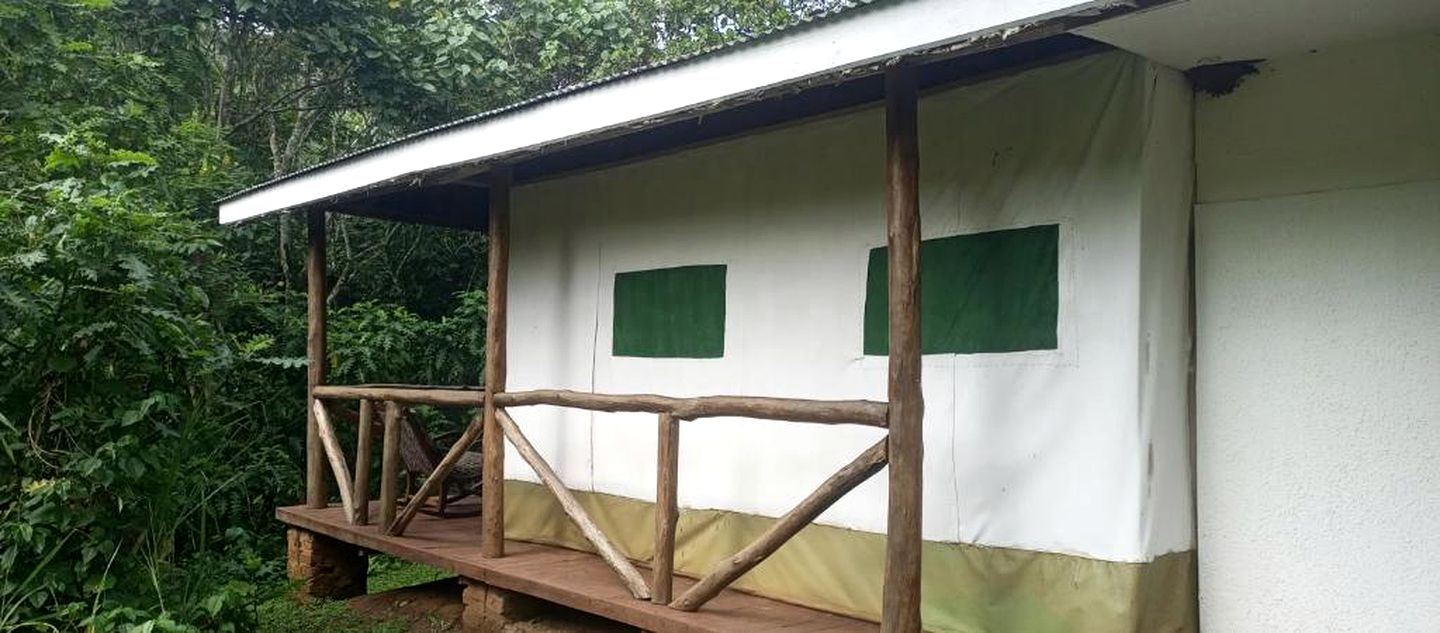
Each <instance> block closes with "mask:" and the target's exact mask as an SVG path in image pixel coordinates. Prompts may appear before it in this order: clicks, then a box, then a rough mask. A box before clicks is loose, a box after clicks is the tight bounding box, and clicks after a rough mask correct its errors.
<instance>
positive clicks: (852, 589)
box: [506, 53, 1192, 630]
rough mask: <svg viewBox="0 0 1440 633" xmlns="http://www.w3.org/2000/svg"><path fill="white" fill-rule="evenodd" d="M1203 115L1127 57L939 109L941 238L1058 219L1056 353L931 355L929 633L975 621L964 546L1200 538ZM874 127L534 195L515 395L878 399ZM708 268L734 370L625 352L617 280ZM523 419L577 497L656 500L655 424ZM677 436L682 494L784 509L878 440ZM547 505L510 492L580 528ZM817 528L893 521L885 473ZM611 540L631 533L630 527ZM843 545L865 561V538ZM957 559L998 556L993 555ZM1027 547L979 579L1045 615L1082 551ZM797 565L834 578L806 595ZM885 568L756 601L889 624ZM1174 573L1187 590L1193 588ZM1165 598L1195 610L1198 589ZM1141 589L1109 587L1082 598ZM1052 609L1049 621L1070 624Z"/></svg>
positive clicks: (925, 169)
mask: <svg viewBox="0 0 1440 633" xmlns="http://www.w3.org/2000/svg"><path fill="white" fill-rule="evenodd" d="M1189 119H1190V117H1189V94H1188V90H1187V89H1186V88H1185V87H1184V83H1183V79H1181V78H1180V77H1179V75H1178V73H1175V72H1174V71H1171V70H1168V69H1163V68H1160V67H1158V66H1155V65H1152V64H1147V63H1145V62H1144V61H1143V60H1141V59H1139V58H1136V57H1133V56H1130V55H1127V54H1123V53H1113V54H1107V55H1100V56H1094V57H1087V58H1084V59H1081V60H1076V61H1072V62H1068V63H1064V64H1060V65H1057V66H1053V67H1048V68H1042V69H1037V70H1034V71H1030V72H1027V73H1023V74H1020V75H1016V76H1013V77H1007V78H1003V79H997V80H994V81H990V82H985V83H981V84H977V85H974V86H970V87H965V88H960V89H954V90H948V91H943V92H938V93H935V94H932V95H930V96H928V97H926V98H925V99H924V100H923V101H922V104H921V120H922V121H923V123H922V127H921V147H922V152H923V156H924V157H925V161H924V163H923V166H922V177H921V182H922V190H921V199H922V209H923V210H924V211H923V215H924V222H923V226H924V227H925V229H924V230H925V237H927V238H930V237H941V236H948V235H955V234H966V233H977V232H982V231H992V230H997V229H1007V228H1013V227H1024V226H1034V225H1043V224H1059V225H1060V227H1061V229H1060V231H1061V242H1060V244H1061V246H1060V249H1061V255H1060V262H1061V263H1060V271H1059V275H1060V279H1061V283H1060V295H1061V307H1060V318H1059V322H1058V328H1059V333H1060V337H1059V338H1060V344H1059V348H1058V349H1055V350H1046V351H1033V352H1019V353H997V354H980V355H964V354H934V355H928V356H927V357H926V358H925V378H924V380H925V397H926V418H925V433H926V438H925V446H926V475H927V476H926V486H925V499H924V507H925V509H926V512H925V515H924V516H925V538H926V539H927V540H929V541H932V542H934V544H935V545H934V546H933V549H934V551H935V552H936V553H937V558H936V559H935V560H934V561H933V564H934V566H935V570H934V578H935V582H933V583H932V584H929V585H927V586H926V588H925V590H926V592H927V596H928V598H927V603H926V604H927V610H928V612H929V613H930V614H931V617H930V618H929V619H928V620H927V625H928V626H931V627H933V628H934V629H935V630H962V628H963V627H964V626H965V624H964V623H965V622H966V620H967V619H968V618H972V617H975V615H976V614H977V613H978V612H981V611H983V609H982V608H981V607H980V605H978V604H975V603H973V602H971V601H969V600H967V599H964V598H963V597H961V596H960V595H958V594H957V591H960V590H961V587H960V585H961V584H963V583H961V582H960V580H961V578H962V577H963V576H964V574H963V572H959V571H958V570H955V569H947V567H949V565H947V563H946V561H945V560H943V558H942V557H950V558H953V557H954V556H956V555H958V554H959V552H960V550H959V549H957V546H956V545H955V544H958V543H966V544H971V545H981V546H990V547H1006V548H1014V549H1016V550H1024V551H1027V552H1051V553H1064V554H1073V555H1078V556H1083V557H1085V558H1087V559H1090V561H1115V562H1116V563H1120V564H1119V565H1117V566H1116V572H1115V573H1116V576H1117V578H1124V579H1125V582H1129V581H1131V579H1129V578H1126V577H1125V574H1124V572H1122V571H1119V570H1120V568H1125V569H1132V568H1134V565H1135V564H1142V565H1144V564H1149V563H1151V561H1154V560H1155V558H1156V557H1157V556H1160V555H1164V554H1168V553H1172V552H1185V551H1188V550H1190V549H1191V548H1192V540H1191V539H1192V536H1191V518H1190V514H1189V511H1190V480H1189V470H1190V468H1189V456H1188V454H1189V448H1188V440H1187V437H1188V431H1187V429H1188V424H1187V421H1186V420H1187V413H1186V411H1187V406H1186V402H1185V380H1186V355H1187V349H1188V339H1189V337H1188V333H1187V331H1186V329H1185V327H1184V323H1185V309H1186V308H1185V300H1184V297H1185V296H1186V293H1185V244H1186V234H1187V233H1186V229H1185V226H1186V219H1185V218H1186V214H1187V213H1188V205H1189V199H1190V194H1189V185H1190V176H1189V174H1190V173H1191V169H1190V165H1189V155H1190V152H1189V140H1188V138H1189V127H1188V122H1189ZM880 126H881V118H880V112H879V111H878V110H876V109H867V110H862V111H860V112H855V113H851V114H845V115H842V116H838V117H834V118H830V119H826V120H822V121H818V122H813V123H806V124H802V125H799V126H795V127H791V128H787V129H783V130H779V131H775V132H771V133H767V134H764V135H758V136H752V137H746V138H742V139H738V140H735V141H729V142H726V143H721V144H717V145H713V146H709V147H705V148H700V149H696V150H692V151H687V152H682V153H679V154H675V155H672V156H667V157H664V158H659V159H655V160H649V161H644V162H640V163H636V164H632V165H628V166H623V167H617V168H613V169H606V170H601V171H596V172H592V173H589V174H585V175H581V176H576V177H571V178H562V179H556V180H551V181H546V182H543V183H538V184H535V185H531V186H526V187H522V188H520V189H518V190H517V191H516V203H515V223H514V227H513V233H512V239H513V244H514V246H513V255H512V264H511V265H512V275H513V277H512V290H511V295H510V301H511V306H512V307H511V309H512V316H511V318H512V319H513V320H512V323H513V325H512V326H511V334H512V342H511V355H512V361H511V368H510V375H509V381H510V386H511V388H515V389H536V388H554V387H559V388H566V389H573V390H577V391H595V392H601V393H634V392H654V393H665V394H677V395H704V394H709V393H745V394H758V395H768V396H780V397H799V398H841V399H844V398H871V399H874V398H879V399H883V398H884V396H885V359H884V357H877V356H869V357H867V356H866V355H865V354H864V353H863V352H862V351H861V331H862V324H861V320H862V318H861V308H862V306H863V304H864V294H865V261H866V254H867V253H868V251H869V249H870V248H872V247H875V246H879V245H883V243H884V240H883V226H884V218H883V214H882V213H881V210H882V209H883V205H882V204H881V199H880V197H881V194H882V190H881V189H880V187H879V186H878V184H879V183H878V182H877V180H876V179H875V178H874V174H876V173H878V172H879V169H880V152H879V151H878V149H879V148H878V143H879V139H880V138H881V136H882V135H881V133H880ZM817 148H823V150H821V151H817ZM716 263H719V264H726V265H727V267H728V271H727V278H726V283H727V287H726V292H727V298H726V302H727V314H726V337H725V345H726V349H725V354H724V357H723V358H718V359H653V358H629V357H624V356H617V355H615V354H612V342H611V340H610V330H611V327H610V324H611V323H612V319H613V318H614V314H613V312H612V305H611V304H610V300H611V297H612V293H613V287H614V283H615V282H614V279H615V274H616V273H617V272H625V271H633V270H646V269H658V268H668V267H674V266H683V265H694V264H716ZM1142 359H1144V360H1143V363H1142ZM515 416H516V418H517V419H518V420H519V421H521V423H522V424H525V425H526V429H527V433H528V434H530V436H531V437H532V441H534V442H535V443H536V445H537V446H539V447H540V448H541V450H542V452H544V453H545V454H546V455H549V456H552V457H553V462H552V463H553V464H554V465H555V466H556V468H557V469H558V470H559V471H560V472H561V474H562V476H563V477H564V479H565V481H566V482H567V485H569V486H571V487H573V488H577V489H580V490H585V491H591V492H598V493H605V494H607V495H613V496H617V497H625V498H630V499H640V500H650V499H653V495H654V487H653V481H652V480H653V476H652V473H653V472H654V468H655V464H654V449H653V447H654V441H655V440H654V432H653V429H652V428H651V424H649V421H650V417H651V416H648V415H644V414H639V415H634V416H631V419H629V420H626V419H624V417H625V416H623V415H621V414H607V413H595V414H592V413H588V412H583V411H568V410H548V411H547V410H525V411H520V412H517V413H515ZM602 418H606V419H602ZM616 418H620V419H616ZM681 437H682V443H681V452H682V458H681V462H680V464H681V472H680V482H681V483H680V501H681V504H682V506H683V507H685V508H694V509H704V510H720V511H725V512H728V513H740V514H746V515H759V516H777V515H779V514H781V513H783V512H784V511H786V510H788V509H789V507H790V506H791V505H792V504H793V503H795V502H796V501H797V500H798V499H800V498H803V497H804V495H805V494H806V493H807V492H809V490H810V489H812V488H813V487H814V486H815V485H816V484H818V483H819V482H820V481H822V480H823V479H824V478H825V477H826V476H827V475H828V474H829V473H831V472H833V471H834V470H835V469H836V468H838V467H839V466H841V465H843V464H844V463H845V462H846V461H848V460H849V459H850V457H851V456H853V455H854V454H856V453H858V452H860V451H862V450H864V448H865V447H866V446H868V445H869V444H870V443H872V442H874V441H875V440H876V438H877V437H879V433H877V432H876V431H875V430H873V429H865V428H858V427H857V428H848V429H837V428H817V427H798V426H795V425H789V424H785V423H780V422H766V421H755V420H743V419H729V418H719V419H714V420H701V421H696V422H694V423H690V424H687V425H686V426H685V428H684V431H683V433H682V436H681ZM506 463H507V465H508V464H513V465H514V466H513V467H511V468H510V469H509V470H508V472H507V477H508V478H511V479H514V480H527V481H537V480H536V479H535V477H534V474H533V473H530V472H528V469H527V468H526V467H525V465H524V464H523V462H520V461H519V460H518V459H507V462H506ZM543 500H544V497H543V495H537V494H535V493H533V492H532V493H527V492H524V491H522V490H512V491H511V493H510V494H509V495H508V496H507V504H513V505H514V516H513V517H512V518H513V521H512V525H511V527H512V528H513V529H511V530H507V533H515V534H521V535H528V536H530V537H531V538H546V537H550V538H554V536H553V535H554V531H555V530H558V529H560V528H561V527H562V525H563V519H561V520H560V521H550V522H537V521H535V520H534V519H533V518H532V517H551V518H552V519H555V518H559V517H556V515H554V514H551V513H546V512H544V507H545V506H544V505H543V504H544V503H545V502H544V501H543ZM595 503H596V505H597V507H605V506H606V505H607V503H619V502H607V501H603V500H596V501H595ZM527 507H529V508H536V509H534V510H531V511H529V512H527V510H526V508H527ZM600 514H602V515H604V514H614V512H613V511H612V512H608V513H607V512H603V511H602V512H601V513H600ZM706 516H707V518H709V517H711V516H714V513H707V515H706ZM700 520H701V519H695V521H700ZM736 520H739V519H736ZM820 522H821V523H824V524H828V525H833V526H837V527H843V528H850V529H853V530H860V531H864V532H872V533H873V532H883V531H884V528H885V488H884V486H883V481H871V482H868V483H867V484H864V485H862V486H861V487H860V488H859V489H857V490H856V491H855V492H853V493H851V494H850V495H848V496H846V497H845V498H844V499H842V500H841V501H840V502H839V503H837V504H836V505H835V506H833V507H832V508H831V509H830V511H828V512H827V513H826V514H824V515H822V517H821V519H820ZM537 523H538V524H537ZM544 523H551V525H545V524H544ZM615 527H616V529H615V530H614V531H615V532H616V533H626V532H633V531H635V529H636V528H637V527H638V526H636V525H626V524H625V522H624V521H620V520H617V522H616V524H615ZM711 529H712V531H714V532H719V533H721V535H723V536H725V537H726V538H733V535H725V534H724V532H725V531H726V530H725V528H723V527H712V528H711ZM691 538H692V539H693V542H692V543H689V544H687V545H688V547H682V549H681V551H680V553H679V555H678V556H679V558H680V559H681V560H682V561H684V562H686V563H688V564H686V565H682V569H684V570H685V571H689V572H692V573H703V572H704V571H705V569H706V568H707V567H708V564H710V563H712V562H713V560H714V558H715V556H716V554H723V553H724V552H723V547H720V546H716V545H714V544H713V538H714V537H710V538H709V539H707V537H705V536H703V535H696V536H692V537H691ZM848 538H850V539H852V540H854V541H855V543H856V545H855V547H856V548H857V549H858V548H862V547H863V546H864V541H863V540H862V539H861V538H860V537H859V536H858V535H853V534H852V535H850V536H849V537H848ZM559 540H562V541H563V542H568V543H573V544H578V543H579V541H578V540H577V539H575V538H573V537H572V538H570V539H568V540H565V539H563V538H561V539H559ZM637 540H638V542H637V543H636V544H635V548H636V549H634V550H633V551H631V552H629V553H630V554H631V555H632V556H634V557H636V558H642V559H643V558H646V557H647V555H648V550H647V549H646V547H647V544H646V543H645V539H643V538H641V539H637ZM968 551H969V552H971V554H972V555H977V556H979V557H980V558H982V559H983V558H984V557H985V554H984V553H983V552H985V551H986V550H982V549H971V550H968ZM834 553H837V554H838V553H839V552H834ZM1036 560H1037V564H1035V565H1034V566H1033V568H1031V569H1029V570H1026V571H1024V572H1017V573H1013V574H995V575H992V576H991V577H989V578H988V579H986V581H987V582H989V583H992V584H993V585H994V586H997V587H998V586H1004V585H1012V586H1013V585H1020V586H1023V587H1024V588H1023V589H1022V590H1020V591H1019V592H1017V593H1022V592H1038V593H1032V594H1030V595H1026V596H1025V598H1026V599H1029V600H1033V601H1034V602H1035V604H1036V609H1037V610H1038V611H1046V610H1047V608H1048V607H1047V605H1048V603H1049V602H1050V600H1051V596H1050V595H1049V592H1048V591H1047V590H1045V589H1044V588H1043V582H1042V581H1040V580H1039V578H1038V576H1039V575H1040V574H1041V573H1048V572H1059V571H1062V570H1063V571H1064V572H1065V573H1074V569H1075V568H1076V567H1077V566H1079V565H1082V563H1079V562H1077V561H1073V560H1070V559H1068V558H1067V557H1060V556H1056V557H1041V558H1037V559H1036ZM1090 564H1091V563H1090V562H1088V561H1087V562H1086V563H1083V565H1090ZM802 570H803V573H805V574H808V575H813V576H814V577H817V578H825V579H826V580H825V581H822V582H819V583H811V584H810V586H806V584H803V583H795V582H793V581H790V580H789V577H791V576H793V575H794V574H797V573H802ZM878 571H879V570H878V568H875V567H873V566H872V565H871V564H870V563H869V562H868V561H864V560H856V559H850V558H847V557H845V556H844V555H843V554H841V555H840V556H838V557H834V556H831V557H815V558H812V559H810V560H808V561H804V562H803V563H801V562H799V561H795V562H794V563H787V562H785V561H784V560H783V559H782V560H776V561H772V562H767V563H766V564H765V565H762V567H761V568H760V569H758V570H757V571H756V572H754V573H753V574H752V575H751V576H750V577H748V584H747V586H749V587H751V588H753V589H756V590H760V591H764V592H766V593H768V594H772V595H778V596H781V597H783V598H785V599H788V600H792V601H799V602H803V603H810V604H818V605H820V606H824V607H826V608H830V609H835V610H841V611H846V612H849V613H855V614H858V615H862V616H868V617H875V616H876V615H877V614H878V612H877V611H875V610H874V609H875V607H876V605H875V604H874V603H873V602H871V601H869V600H867V601H864V603H863V604H855V603H853V602H848V600H849V596H852V595H855V594H861V595H864V594H866V593H868V590H870V589H874V588H875V585H874V584H873V583H874V579H875V577H876V574H877V572H878ZM965 580H966V581H968V580H969V579H968V578H967V579H965ZM1167 580H1169V581H1183V573H1181V574H1172V575H1171V576H1170V577H1168V578H1167ZM815 584H819V585H822V587H820V588H818V589H817V588H816V587H815V586H814V585H815ZM1170 589H1171V590H1172V591H1173V593H1174V595H1175V596H1176V597H1183V595H1184V591H1183V587H1181V586H1175V587H1171V588H1170ZM1139 590H1142V589H1141V588H1137V587H1133V586H1124V583H1123V582H1121V581H1119V580H1117V581H1116V582H1112V583H1101V582H1095V583H1092V584H1090V585H1089V586H1088V587H1086V588H1085V590H1083V591H1081V592H1077V593H1084V594H1087V595H1091V596H1105V595H1106V594H1110V593H1114V592H1134V591H1139ZM1157 590H1158V591H1165V588H1159V589H1157ZM1053 591H1057V592H1059V593H1067V591H1066V590H1059V589H1055V590H1053ZM826 592H828V593H826ZM872 596H873V597H878V594H872ZM873 597H872V599H873ZM990 597H992V598H998V599H1000V600H1005V601H1013V600H1019V599H1021V598H1020V597H1019V596H1016V595H1008V594H1007V593H1006V592H999V593H998V594H995V595H992V596H990ZM1177 606H1178V608H1176V609H1174V610H1173V611H1171V612H1170V613H1169V614H1168V615H1170V616H1175V620H1173V621H1171V622H1170V623H1171V624H1173V625H1175V626H1183V624H1184V620H1183V614H1184V613H1185V609H1184V608H1183V604H1182V605H1177ZM1083 608H1084V609H1085V612H1084V613H1081V614H1073V613H1072V614H1070V615H1069V618H1068V619H1069V622H1068V625H1069V626H1081V627H1082V628H1086V629H1087V630H1121V629H1123V628H1124V625H1123V624H1122V623H1123V622H1125V621H1126V619H1128V618H1135V617H1137V616H1136V612H1135V611H1134V610H1132V609H1130V608H1116V607H1115V606H1113V605H1112V604H1110V603H1107V602H1103V601H1097V602H1096V603H1094V604H1091V605H1088V606H1086V607H1083ZM1157 608H1161V607H1159V606H1158V605H1157ZM1059 611H1061V609H1059V608H1058V605H1057V608H1055V609H1054V612H1053V613H1052V615H1053V616H1054V617H1056V618H1057V619H1062V620H1063V619H1066V618H1064V617H1062V616H1061V615H1060V613H1059ZM994 624H995V625H996V626H998V627H999V628H1006V629H1008V628H1013V627H1014V626H1015V625H1016V622H1015V621H1014V620H1007V619H1004V618H998V619H996V620H995V621H994ZM1155 624H1159V623H1158V622H1157V623H1155Z"/></svg>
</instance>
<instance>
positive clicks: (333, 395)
mask: <svg viewBox="0 0 1440 633" xmlns="http://www.w3.org/2000/svg"><path fill="white" fill-rule="evenodd" d="M313 393H314V395H315V397H316V398H319V399H321V400H382V401H388V402H403V403H407V404H433V405H437V406H442V407H444V406H449V407H480V406H485V390H484V389H482V388H480V387H429V386H425V385H316V386H315V388H314V390H313Z"/></svg>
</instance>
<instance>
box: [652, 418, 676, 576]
mask: <svg viewBox="0 0 1440 633" xmlns="http://www.w3.org/2000/svg"><path fill="white" fill-rule="evenodd" d="M657 444H658V446H657V448H658V450H657V454H656V466H655V564H654V565H652V566H651V572H653V573H652V575H651V577H650V601H651V602H654V603H655V604H669V603H670V597H671V591H672V590H673V589H674V585H675V579H674V573H675V524H676V522H677V521H678V520H679V517H680V506H679V499H678V493H679V485H680V421H679V420H677V419H675V416H674V415H671V414H669V413H661V414H660V431H659V434H658V440H657Z"/></svg>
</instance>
